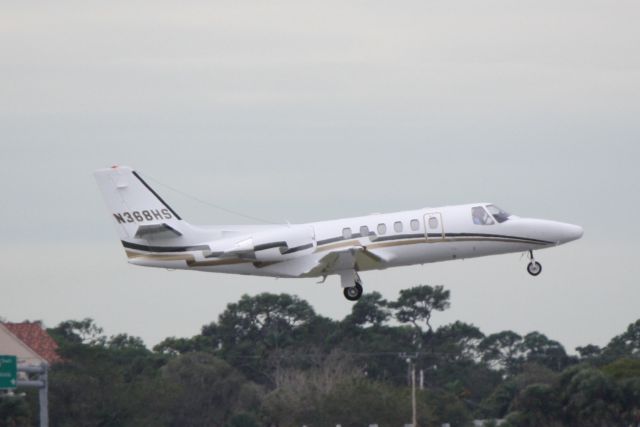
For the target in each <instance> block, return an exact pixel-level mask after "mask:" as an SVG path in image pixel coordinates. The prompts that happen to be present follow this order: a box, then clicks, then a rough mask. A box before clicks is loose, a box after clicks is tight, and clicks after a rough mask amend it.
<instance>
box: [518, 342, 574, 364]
mask: <svg viewBox="0 0 640 427" xmlns="http://www.w3.org/2000/svg"><path fill="white" fill-rule="evenodd" d="M520 351H521V353H522V354H523V355H524V357H525V359H526V361H527V362H528V363H537V364H540V365H544V366H546V367H548V368H549V369H552V370H554V371H558V372H559V371H562V370H563V369H564V368H565V367H567V366H569V365H570V364H572V363H575V362H576V360H575V359H574V358H571V357H569V356H567V353H566V351H565V350H564V347H563V346H562V344H560V343H559V342H558V341H554V340H551V339H549V338H547V336H546V335H544V334H541V333H540V332H530V333H528V334H527V335H525V336H524V338H523V340H522V342H521V343H520Z"/></svg>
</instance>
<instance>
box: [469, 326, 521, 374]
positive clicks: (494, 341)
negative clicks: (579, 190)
mask: <svg viewBox="0 0 640 427" xmlns="http://www.w3.org/2000/svg"><path fill="white" fill-rule="evenodd" d="M478 350H479V351H480V352H481V354H482V360H483V361H484V362H486V363H488V364H489V366H491V367H492V368H493V369H497V370H500V371H503V372H504V373H505V374H506V375H513V374H515V373H516V372H517V371H518V370H519V367H520V365H521V364H522V361H523V354H522V337H521V336H520V335H518V334H517V333H515V332H513V331H502V332H498V333H495V334H491V335H488V336H487V337H485V338H484V339H483V340H482V342H481V343H480V344H479V345H478Z"/></svg>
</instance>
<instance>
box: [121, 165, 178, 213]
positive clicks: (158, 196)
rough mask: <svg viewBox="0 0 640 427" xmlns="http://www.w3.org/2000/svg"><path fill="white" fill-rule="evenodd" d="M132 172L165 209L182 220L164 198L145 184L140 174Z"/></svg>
mask: <svg viewBox="0 0 640 427" xmlns="http://www.w3.org/2000/svg"><path fill="white" fill-rule="evenodd" d="M131 172H132V173H133V176H135V177H136V178H138V179H139V180H140V182H141V183H142V185H144V186H145V187H147V190H149V191H151V193H152V194H153V195H154V196H156V198H157V199H158V200H159V201H160V203H162V204H163V205H164V206H165V207H166V208H167V209H169V210H170V211H171V213H172V214H173V216H174V217H176V219H178V220H182V218H180V215H178V214H177V213H176V211H174V210H173V209H171V206H169V205H168V204H167V202H165V201H164V200H162V197H160V195H159V194H158V193H156V192H155V191H154V189H153V188H151V187H150V186H149V184H147V183H146V182H145V181H144V179H142V177H140V175H138V173H137V172H136V171H131Z"/></svg>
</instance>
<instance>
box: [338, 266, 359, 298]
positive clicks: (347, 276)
mask: <svg viewBox="0 0 640 427" xmlns="http://www.w3.org/2000/svg"><path fill="white" fill-rule="evenodd" d="M340 282H341V283H342V293H343V294H344V297H345V298H346V299H348V300H349V301H358V300H359V299H360V297H361V296H362V279H360V276H359V275H358V273H357V272H355V271H350V272H348V273H344V274H341V275H340Z"/></svg>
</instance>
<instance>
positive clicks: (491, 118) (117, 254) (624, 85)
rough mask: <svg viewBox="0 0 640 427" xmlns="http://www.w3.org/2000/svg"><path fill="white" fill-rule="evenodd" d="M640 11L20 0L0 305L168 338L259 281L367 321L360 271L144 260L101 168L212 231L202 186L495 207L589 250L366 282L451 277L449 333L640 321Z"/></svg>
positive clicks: (285, 198)
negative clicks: (204, 266)
mask: <svg viewBox="0 0 640 427" xmlns="http://www.w3.org/2000/svg"><path fill="white" fill-rule="evenodd" d="M639 21H640V4H639V3H638V2H637V1H610V0H607V1H584V0H580V1H565V2H558V1H546V0H545V1H540V0H536V1H518V2H512V1H476V0H472V1H446V2H445V1H441V2H432V1H424V0H421V1H405V2H382V1H351V2H349V1H322V2H314V3H311V2H301V1H264V0H261V1H245V2H237V1H195V2H177V1H176V2H163V1H161V2H156V1H154V2H151V1H129V2H87V1H77V2H70V1H61V2H45V1H41V2H35V3H34V2H23V1H15V2H14V1H9V2H3V5H2V13H1V14H0V53H1V54H0V147H1V151H0V154H1V158H2V167H1V168H0V186H1V187H0V188H1V189H2V211H1V213H0V219H1V221H0V227H1V229H0V235H1V236H2V237H1V238H0V252H1V254H0V255H1V256H0V260H1V261H0V316H2V317H4V318H6V319H7V320H10V321H21V320H24V319H30V320H36V319H41V320H43V321H44V322H45V324H46V325H47V326H54V325H56V324H57V323H58V322H60V321H63V320H67V319H81V318H84V317H92V318H94V319H95V320H96V322H97V323H98V324H99V325H101V326H103V327H104V328H105V330H106V332H107V333H109V334H115V333H120V332H126V333H129V334H133V335H138V336H141V337H142V338H143V339H144V340H145V342H146V343H147V344H148V345H154V344H156V343H157V342H159V341H160V340H162V339H163V338H165V337H167V336H191V335H193V334H196V333H198V331H199V329H200V327H201V326H202V325H203V324H205V323H208V322H210V321H212V320H215V319H216V318H217V316H218V314H219V313H220V312H221V311H222V310H224V308H225V306H226V305H227V304H228V303H230V302H235V301H236V300H237V299H238V298H239V297H240V296H241V295H242V294H243V293H249V294H257V293H259V292H264V291H268V292H290V293H295V294H297V295H299V296H300V297H302V298H304V299H306V300H308V301H309V302H310V303H311V304H312V305H313V306H314V308H315V309H316V310H317V312H318V313H320V314H322V315H325V316H329V317H332V318H336V319H340V318H342V317H343V316H344V315H345V314H347V313H348V312H349V311H350V307H351V304H350V303H348V302H347V301H346V300H344V298H343V296H342V292H341V291H340V288H339V284H338V279H337V278H336V277H333V278H330V279H329V280H327V282H326V283H325V284H324V285H317V284H315V280H311V279H300V280H297V279H294V280H290V279H282V280H275V279H269V278H251V277H235V276H226V275H217V274H205V273H198V272H184V271H176V272H167V271H164V270H160V269H147V268H140V267H135V266H131V265H129V264H127V263H126V258H125V255H124V251H123V250H122V247H121V245H120V243H119V241H118V238H117V235H116V233H115V231H114V228H113V226H112V224H111V222H112V221H111V220H110V219H109V216H108V214H107V210H106V207H105V206H104V204H103V201H102V199H101V197H100V194H99V193H98V190H97V187H96V185H95V182H94V180H93V177H92V172H93V170H94V169H97V168H100V167H105V166H110V165H112V164H126V165H130V166H133V167H134V168H136V169H137V170H138V171H139V172H141V173H142V174H143V176H146V177H147V178H149V182H150V183H151V184H152V185H153V186H154V187H156V190H157V191H158V192H159V193H160V194H162V196H163V197H164V198H165V199H166V200H167V201H168V202H169V203H170V204H171V205H172V207H173V208H174V209H175V210H176V211H178V212H179V213H180V215H181V216H182V217H183V218H185V219H187V220H188V221H190V222H193V223H196V224H224V223H247V221H246V220H244V219H243V218H238V217H234V216H232V215H229V214H227V213H225V212H222V211H219V210H216V209H213V208H212V207H210V206H207V205H203V204H200V203H198V202H196V201H194V200H193V199H190V198H188V197H185V196H184V195H183V194H180V193H176V192H174V191H172V190H170V189H168V188H166V187H165V186H163V185H161V183H162V184H165V185H170V186H172V187H174V188H177V189H179V190H181V191H183V192H185V193H188V194H190V195H193V196H195V197H197V198H200V199H203V200H207V201H209V202H211V203H214V204H218V205H221V206H224V207H226V208H229V209H234V210H238V211H241V212H246V213H248V214H250V215H254V216H258V217H261V218H266V219H269V220H273V221H286V220H289V221H291V222H305V221H313V220H321V219H330V218H338V217H345V216H353V215H361V214H367V213H371V212H389V211H397V210H405V209H414V208H420V207H425V206H438V205H444V204H456V203H471V202H476V201H492V202H495V203H496V204H498V205H499V206H501V207H503V208H504V209H506V210H508V211H511V212H512V213H515V214H518V215H520V216H529V217H538V218H546V219H555V220H560V221H565V222H571V223H575V224H579V225H582V226H583V227H584V228H585V236H584V238H583V239H582V240H580V241H577V242H573V243H571V244H569V245H566V246H562V247H559V248H554V249H549V250H544V251H541V252H539V253H538V256H537V257H538V259H539V261H541V263H542V264H543V266H544V272H543V273H542V275H541V276H539V277H537V278H532V277H530V276H529V275H528V274H527V273H526V271H525V267H526V259H522V258H521V257H520V255H519V254H511V255H503V256H498V257H489V258H480V259H474V260H466V261H455V262H448V263H441V264H430V265H425V266H423V267H421V266H416V267H407V268H398V269H391V270H386V271H382V272H367V273H364V274H363V275H362V277H363V279H364V282H365V291H374V290H375V291H379V292H381V293H382V294H383V295H384V296H385V297H386V298H389V299H395V298H396V297H397V295H398V292H399V290H400V289H403V288H407V287H410V286H414V285H417V284H430V285H444V286H445V287H446V288H448V289H450V290H451V292H452V305H451V309H450V310H448V311H447V312H445V313H442V314H437V315H435V319H434V323H436V324H437V325H442V324H446V323H448V322H451V321H454V320H458V319H459V320H462V321H465V322H469V323H473V324H475V325H477V326H478V327H480V328H481V329H482V331H483V332H485V333H487V334H488V333H493V332H497V331H500V330H504V329H512V330H515V331H516V332H519V333H527V332H530V331H533V330H538V331H540V332H543V333H545V334H547V335H548V336H549V337H551V338H553V339H557V340H559V341H561V342H562V343H563V344H565V345H566V347H567V349H568V350H569V351H572V350H573V348H574V347H575V346H578V345H585V344H588V343H593V344H598V345H604V344H606V343H607V342H608V340H609V339H610V338H611V337H612V336H614V335H615V334H618V333H620V332H622V331H623V330H624V329H625V328H626V326H627V325H628V324H629V323H631V322H633V321H635V320H636V319H638V318H639V317H640V309H639V307H640V304H639V303H638V301H640V283H639V281H638V279H637V278H638V270H639V266H640V263H638V257H637V253H638V246H637V237H638V235H639V233H638V223H639V221H640V217H639V216H640V196H639V192H638V186H639V184H638V183H639V182H640V172H639V168H638V163H637V162H638V158H640V119H639V117H640V49H638V46H640V27H639V26H638V22H639Z"/></svg>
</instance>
